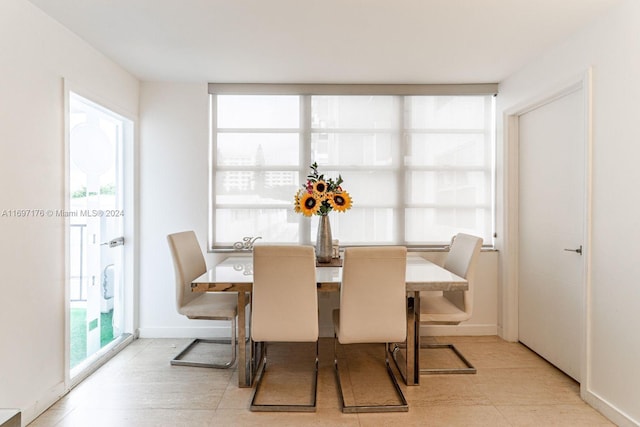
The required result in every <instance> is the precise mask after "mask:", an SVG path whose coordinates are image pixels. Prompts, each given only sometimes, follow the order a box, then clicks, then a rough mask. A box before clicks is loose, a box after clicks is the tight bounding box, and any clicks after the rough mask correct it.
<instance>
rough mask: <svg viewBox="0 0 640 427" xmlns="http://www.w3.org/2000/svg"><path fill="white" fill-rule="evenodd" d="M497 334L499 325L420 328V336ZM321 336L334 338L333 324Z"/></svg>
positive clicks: (324, 328) (324, 326) (321, 331)
mask: <svg viewBox="0 0 640 427" xmlns="http://www.w3.org/2000/svg"><path fill="white" fill-rule="evenodd" d="M497 334H498V327H497V325H456V326H452V325H446V326H421V327H420V336H484V335H497ZM320 336H321V337H333V324H323V325H320Z"/></svg>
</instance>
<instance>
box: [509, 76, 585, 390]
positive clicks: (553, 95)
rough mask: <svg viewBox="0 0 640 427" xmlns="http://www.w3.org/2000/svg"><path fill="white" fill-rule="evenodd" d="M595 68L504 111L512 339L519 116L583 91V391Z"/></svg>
mask: <svg viewBox="0 0 640 427" xmlns="http://www.w3.org/2000/svg"><path fill="white" fill-rule="evenodd" d="M591 74H592V73H591V69H588V70H587V71H586V72H585V73H584V74H583V75H581V76H579V77H577V78H574V79H572V80H570V81H568V82H566V83H564V84H562V85H561V86H556V87H554V88H550V89H548V90H546V91H544V92H542V93H541V94H540V95H539V96H536V97H534V98H532V99H529V100H528V101H525V102H523V103H521V104H519V105H517V106H515V107H512V108H510V109H507V110H505V112H504V116H503V117H504V135H505V144H504V176H503V179H504V181H503V182H504V189H503V191H504V201H505V203H504V208H503V209H504V211H503V212H504V222H505V224H504V234H505V236H504V248H503V257H504V259H503V267H502V271H501V276H502V283H503V295H502V301H501V305H502V318H501V323H502V334H503V335H502V336H503V337H504V338H505V339H507V340H509V341H517V340H518V255H519V252H518V241H519V235H518V226H519V224H518V215H519V212H518V206H519V199H518V188H519V179H518V177H519V170H518V169H519V166H518V164H519V152H518V151H519V149H518V147H519V119H520V116H521V115H523V114H525V113H527V112H529V111H531V110H533V109H535V108H537V107H540V106H541V105H544V104H547V103H550V102H552V101H554V100H556V99H558V98H561V97H563V96H565V95H568V94H569V93H572V92H574V91H576V90H580V89H582V90H583V94H584V107H585V108H584V111H585V120H584V123H585V129H584V144H585V165H584V177H585V188H584V194H585V201H584V203H585V206H584V212H585V221H584V224H585V225H584V230H583V234H584V240H583V241H584V248H583V269H584V302H583V308H584V309H583V313H584V314H583V316H584V317H583V319H582V320H583V328H584V330H583V331H582V334H583V338H584V340H583V349H582V356H581V366H580V371H581V379H582V381H581V384H580V388H581V394H584V392H585V391H586V390H587V389H588V388H589V381H590V375H589V366H590V365H591V363H590V359H591V354H590V351H589V348H590V342H591V325H590V318H591V251H590V247H591V229H592V227H591V221H592V211H591V205H592V145H593V144H592V142H593V131H592V85H591V79H592V78H591Z"/></svg>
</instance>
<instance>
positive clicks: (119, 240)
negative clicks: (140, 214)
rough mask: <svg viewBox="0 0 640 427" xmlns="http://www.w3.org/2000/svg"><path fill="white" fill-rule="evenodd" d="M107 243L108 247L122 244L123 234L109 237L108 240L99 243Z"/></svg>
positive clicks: (101, 244)
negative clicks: (113, 237)
mask: <svg viewBox="0 0 640 427" xmlns="http://www.w3.org/2000/svg"><path fill="white" fill-rule="evenodd" d="M106 245H109V247H110V248H115V247H116V246H121V245H124V236H120V237H116V238H115V239H111V240H109V241H108V242H102V243H100V246H106Z"/></svg>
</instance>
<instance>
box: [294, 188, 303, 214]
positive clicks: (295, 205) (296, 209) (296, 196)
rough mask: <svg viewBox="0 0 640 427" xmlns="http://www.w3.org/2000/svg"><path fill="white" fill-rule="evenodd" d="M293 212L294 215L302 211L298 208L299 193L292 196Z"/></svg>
mask: <svg viewBox="0 0 640 427" xmlns="http://www.w3.org/2000/svg"><path fill="white" fill-rule="evenodd" d="M293 210H294V211H295V213H302V209H301V208H300V193H296V194H295V195H294V203H293Z"/></svg>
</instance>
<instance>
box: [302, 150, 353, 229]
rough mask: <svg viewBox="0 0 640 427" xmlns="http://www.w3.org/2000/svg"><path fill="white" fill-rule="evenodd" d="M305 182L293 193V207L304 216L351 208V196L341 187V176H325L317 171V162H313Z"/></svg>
mask: <svg viewBox="0 0 640 427" xmlns="http://www.w3.org/2000/svg"><path fill="white" fill-rule="evenodd" d="M310 167H311V173H310V174H309V175H307V182H306V183H305V184H303V185H302V188H301V189H300V190H298V192H297V193H296V194H295V203H294V209H295V211H296V213H301V214H303V215H304V216H312V215H327V214H328V213H329V212H331V211H332V210H334V209H335V210H336V211H338V212H344V211H346V210H347V209H351V204H352V202H351V196H350V195H349V193H347V192H346V191H344V190H343V189H342V187H341V184H342V182H343V181H342V176H340V175H338V179H335V180H334V179H333V178H325V177H324V175H323V174H319V173H318V164H317V163H313V164H312V165H311V166H310Z"/></svg>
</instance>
